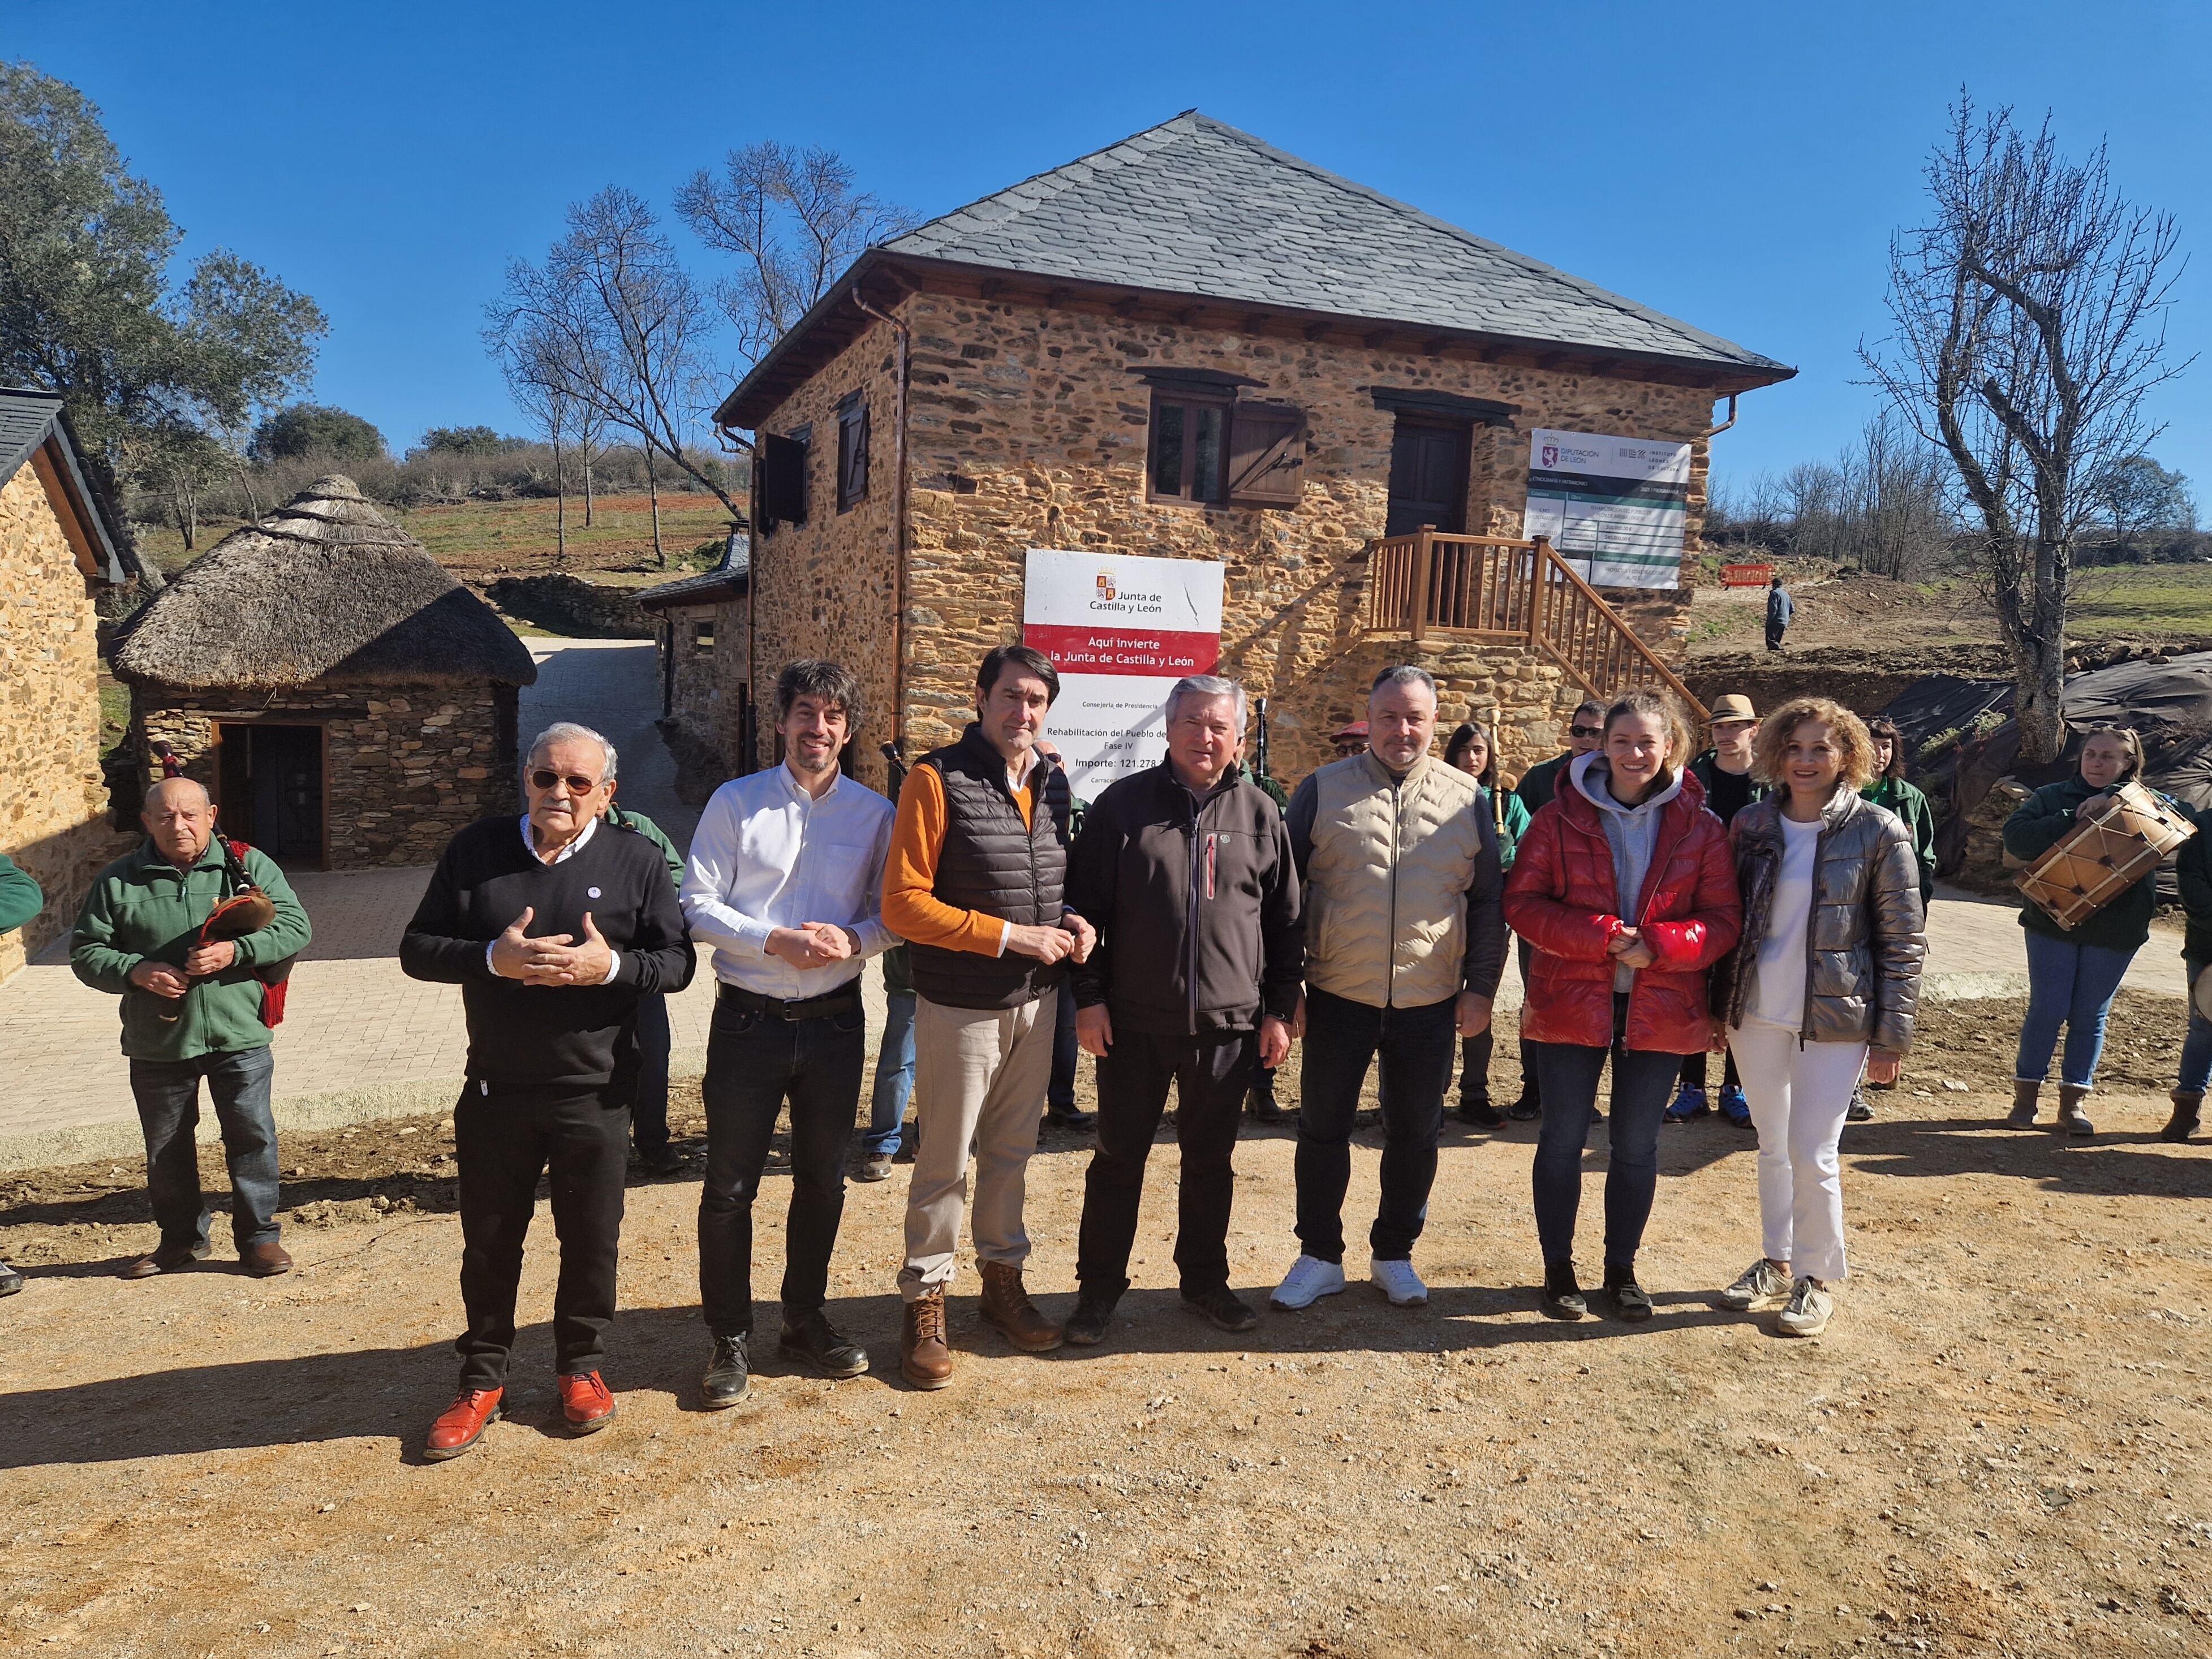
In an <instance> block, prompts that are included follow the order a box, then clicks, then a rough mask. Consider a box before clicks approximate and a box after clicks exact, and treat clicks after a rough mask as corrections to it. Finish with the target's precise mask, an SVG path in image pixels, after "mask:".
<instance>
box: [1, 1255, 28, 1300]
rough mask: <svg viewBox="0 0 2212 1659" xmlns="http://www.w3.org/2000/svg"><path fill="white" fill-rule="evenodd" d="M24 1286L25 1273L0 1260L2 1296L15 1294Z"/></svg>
mask: <svg viewBox="0 0 2212 1659" xmlns="http://www.w3.org/2000/svg"><path fill="white" fill-rule="evenodd" d="M22 1288H23V1275H22V1274H21V1273H17V1272H16V1271H15V1269H14V1268H13V1267H9V1265H8V1264H7V1263H6V1262H4V1261H0V1296H13V1295H15V1292H16V1291H20V1290H21V1289H22Z"/></svg>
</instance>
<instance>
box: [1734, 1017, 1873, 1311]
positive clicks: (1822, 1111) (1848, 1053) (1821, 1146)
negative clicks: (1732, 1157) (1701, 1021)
mask: <svg viewBox="0 0 2212 1659" xmlns="http://www.w3.org/2000/svg"><path fill="white" fill-rule="evenodd" d="M1729 1048H1730V1049H1731V1050H1732V1051H1733V1052H1734V1053H1735V1068H1736V1071H1737V1073H1739V1074H1740V1075H1741V1077H1742V1079H1743V1094H1744V1098H1745V1100H1747V1102H1749V1103H1750V1105H1751V1121H1752V1124H1753V1127H1756V1128H1757V1129H1758V1131H1759V1225H1760V1229H1761V1231H1763V1232H1764V1234H1765V1255H1766V1257H1767V1260H1769V1261H1786V1262H1788V1263H1789V1264H1790V1272H1791V1273H1795V1274H1796V1275H1797V1276H1798V1277H1799V1278H1801V1279H1802V1278H1812V1279H1821V1280H1824V1281H1826V1280H1832V1279H1841V1278H1843V1277H1844V1177H1843V1165H1842V1160H1841V1159H1840V1158H1838V1156H1837V1153H1836V1148H1837V1146H1838V1143H1839V1142H1840V1141H1841V1140H1842V1139H1843V1138H1844V1113H1845V1112H1847V1111H1848V1110H1850V1103H1851V1090H1852V1088H1853V1087H1854V1086H1855V1085H1857V1082H1858V1080H1859V1068H1860V1067H1861V1066H1863V1065H1864V1064H1865V1063H1866V1052H1867V1045H1866V1044H1865V1043H1863V1042H1808V1043H1806V1044H1805V1045H1804V1046H1803V1047H1802V1048H1800V1047H1799V1046H1798V1043H1797V1033H1796V1032H1795V1031H1791V1030H1784V1029H1782V1028H1781V1027H1779V1026H1775V1025H1758V1024H1748V1025H1741V1026H1738V1027H1736V1028H1735V1030H1731V1031H1730V1032H1729Z"/></svg>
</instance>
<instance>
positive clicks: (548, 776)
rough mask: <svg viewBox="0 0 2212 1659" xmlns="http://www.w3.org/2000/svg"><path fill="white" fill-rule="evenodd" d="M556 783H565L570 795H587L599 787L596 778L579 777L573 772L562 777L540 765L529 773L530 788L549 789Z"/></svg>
mask: <svg viewBox="0 0 2212 1659" xmlns="http://www.w3.org/2000/svg"><path fill="white" fill-rule="evenodd" d="M556 783H565V784H567V785H568V793H570V794H572V795H588V794H590V793H592V790H594V789H596V788H598V787H599V780H598V779H597V778H580V777H577V776H575V775H574V774H571V775H568V777H565V778H564V777H562V775H560V774H559V773H558V772H549V771H547V770H546V769H544V767H542V766H541V767H539V768H538V769H537V770H536V771H535V772H532V774H531V775H530V787H532V789H550V788H551V787H553V786H554V785H555V784H556Z"/></svg>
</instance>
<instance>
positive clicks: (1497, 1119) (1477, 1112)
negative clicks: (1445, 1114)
mask: <svg viewBox="0 0 2212 1659" xmlns="http://www.w3.org/2000/svg"><path fill="white" fill-rule="evenodd" d="M1452 1115H1453V1116H1454V1117H1455V1118H1457V1119H1458V1120H1459V1121H1461V1122H1462V1123H1464V1124H1467V1125H1468V1126H1470V1127H1474V1128H1477V1129H1502V1128H1504V1127H1505V1114H1504V1113H1503V1112H1501V1111H1499V1110H1498V1108H1496V1107H1495V1106H1493V1105H1492V1104H1491V1103H1490V1100H1489V1097H1487V1096H1484V1097H1480V1098H1475V1099H1469V1098H1467V1097H1462V1098H1461V1100H1460V1103H1459V1109H1458V1110H1457V1111H1455V1112H1454V1113H1453V1114H1452Z"/></svg>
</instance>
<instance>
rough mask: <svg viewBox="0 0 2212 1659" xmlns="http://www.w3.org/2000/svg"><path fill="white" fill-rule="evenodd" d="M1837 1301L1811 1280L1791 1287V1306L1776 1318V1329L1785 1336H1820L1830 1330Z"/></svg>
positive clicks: (1801, 1281)
mask: <svg viewBox="0 0 2212 1659" xmlns="http://www.w3.org/2000/svg"><path fill="white" fill-rule="evenodd" d="M1835 1311H1836V1299H1835V1297H1832V1296H1830V1295H1829V1294H1828V1293H1827V1292H1826V1291H1824V1290H1822V1289H1821V1288H1820V1285H1817V1284H1815V1283H1814V1281H1813V1280H1812V1279H1799V1280H1798V1281H1797V1282H1796V1284H1795V1285H1791V1286H1790V1305H1789V1306H1788V1307H1786V1308H1784V1310H1782V1311H1781V1312H1780V1313H1779V1314H1778V1315H1776V1316H1775V1319H1774V1324H1775V1328H1776V1329H1778V1330H1779V1331H1780V1332H1781V1333H1782V1334H1783V1335H1784V1336H1818V1335H1820V1333H1821V1332H1822V1331H1825V1330H1826V1329H1827V1328H1828V1321H1829V1319H1830V1318H1831V1317H1832V1316H1834V1314H1835Z"/></svg>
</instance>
